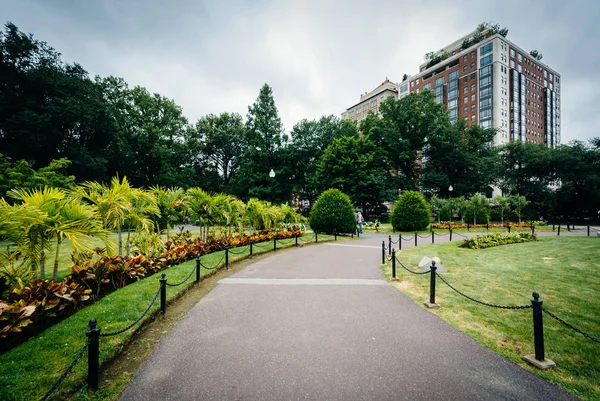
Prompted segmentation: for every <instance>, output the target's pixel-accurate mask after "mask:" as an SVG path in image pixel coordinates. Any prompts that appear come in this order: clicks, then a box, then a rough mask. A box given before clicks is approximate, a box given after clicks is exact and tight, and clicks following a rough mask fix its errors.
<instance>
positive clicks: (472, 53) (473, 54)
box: [471, 50, 475, 58]
mask: <svg viewBox="0 0 600 401" xmlns="http://www.w3.org/2000/svg"><path fill="white" fill-rule="evenodd" d="M471 58H475V50H473V51H472V52H471Z"/></svg>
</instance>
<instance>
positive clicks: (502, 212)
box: [500, 210, 504, 227]
mask: <svg viewBox="0 0 600 401" xmlns="http://www.w3.org/2000/svg"><path fill="white" fill-rule="evenodd" d="M500 220H501V221H502V227H504V210H502V211H500Z"/></svg>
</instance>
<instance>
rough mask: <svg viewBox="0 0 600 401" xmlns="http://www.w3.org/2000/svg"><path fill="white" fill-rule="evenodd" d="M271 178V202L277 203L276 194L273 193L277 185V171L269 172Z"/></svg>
mask: <svg viewBox="0 0 600 401" xmlns="http://www.w3.org/2000/svg"><path fill="white" fill-rule="evenodd" d="M269 177H271V202H272V203H275V194H274V192H273V188H274V185H275V170H273V169H271V171H269Z"/></svg>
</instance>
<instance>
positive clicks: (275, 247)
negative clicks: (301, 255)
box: [273, 237, 277, 252]
mask: <svg viewBox="0 0 600 401" xmlns="http://www.w3.org/2000/svg"><path fill="white" fill-rule="evenodd" d="M276 250H277V237H273V252H275V251H276Z"/></svg>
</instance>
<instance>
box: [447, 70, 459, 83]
mask: <svg viewBox="0 0 600 401" xmlns="http://www.w3.org/2000/svg"><path fill="white" fill-rule="evenodd" d="M454 79H458V71H452V72H451V73H450V75H448V81H452V80H454Z"/></svg>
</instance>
